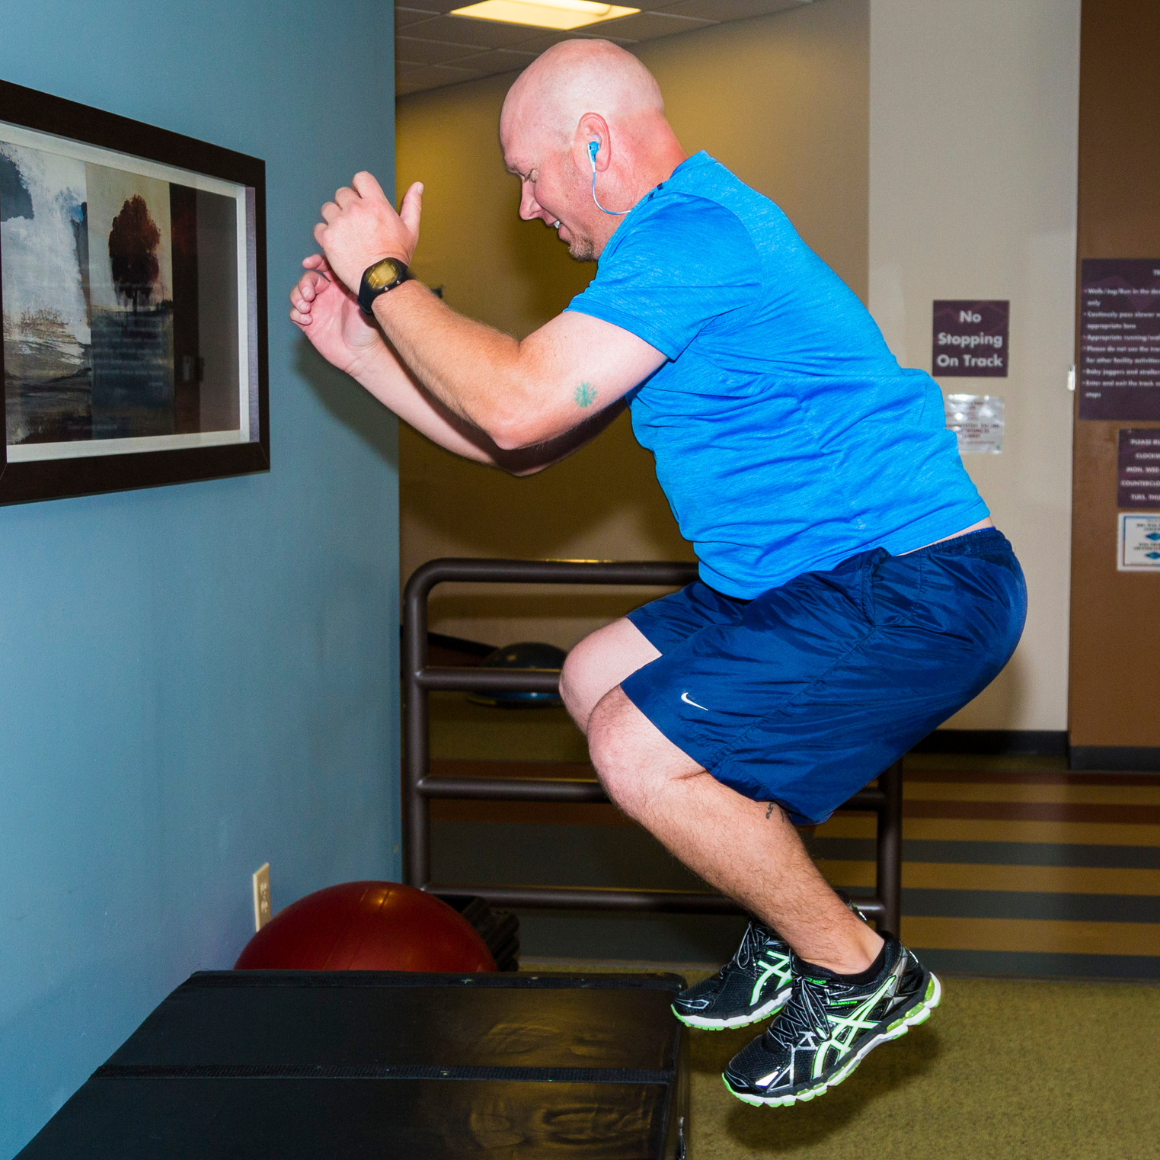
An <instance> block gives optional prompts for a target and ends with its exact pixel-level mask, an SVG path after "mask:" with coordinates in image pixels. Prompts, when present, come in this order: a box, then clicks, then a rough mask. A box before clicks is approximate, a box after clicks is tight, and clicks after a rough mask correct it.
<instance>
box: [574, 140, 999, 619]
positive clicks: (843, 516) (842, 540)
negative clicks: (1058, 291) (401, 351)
mask: <svg viewBox="0 0 1160 1160" xmlns="http://www.w3.org/2000/svg"><path fill="white" fill-rule="evenodd" d="M568 309H569V310H576V311H579V312H580V313H582V314H588V315H591V316H592V317H593V318H602V319H604V320H605V321H606V322H611V323H613V324H614V325H616V326H619V327H622V328H623V329H624V330H628V331H631V332H632V333H633V334H635V335H637V336H639V337H640V338H642V339H644V341H645V342H647V343H648V344H649V345H650V346H653V347H655V348H656V349H657V350H659V351H660V352H661V353H662V354H663V355H665V357H666V358H667V359H668V361H667V362H666V363H664V365H663V366H661V367H660V369H659V370H657V371H656V372H655V373H654V374H652V375H651V376H650V377H649V378H647V379H646V380H644V382H642V383H640V384H639V385H638V386H637V387H635V388H634V389H633V390H632V391H631V392H630V393H629V395H628V396H627V397H628V400H629V405H630V407H631V410H632V427H633V431H634V433H635V434H636V437H637V439H638V440H639V441H640V442H641V443H642V444H643V445H644V446H645V447H647V448H649V450H651V451H652V453H653V455H654V456H655V458H656V469H657V479H658V480H659V481H660V485H661V487H662V488H663V489H664V492H665V495H666V496H667V497H668V500H669V504H670V505H671V506H672V509H673V515H674V516H676V519H677V523H678V525H679V526H680V529H681V534H682V535H683V536H684V537H685V538H686V539H687V540H689V541H691V542H692V544H693V545H694V547H695V549H696V552H697V557H698V559H699V560H700V574H701V578H702V579H703V580H704V581H705V583H706V584H709V585H710V586H711V587H713V588H716V589H717V590H718V591H720V592H724V593H725V594H726V595H729V596H736V597H741V598H752V597H754V596H757V595H758V594H759V593H761V592H764V591H765V590H766V589H769V588H773V587H775V586H776V585H779V584H783V583H785V581H787V580H790V579H792V578H793V577H794V576H798V575H800V574H801V573H803V572H812V571H824V570H828V569H830V568H832V567H834V566H835V565H836V564H838V563H840V562H841V561H842V560H845V559H847V558H848V557H850V556H853V555H855V554H856V553H858V552H863V551H866V550H868V549H870V548H875V547H883V548H885V549H886V550H887V551H888V552H890V553H892V554H898V553H901V552H907V551H910V550H911V549H913V548H920V547H922V546H923V545H924V544H929V543H931V542H932V541H934V540H938V539H941V538H942V537H944V536H949V535H953V534H954V533H955V532H958V531H961V530H962V529H963V528H965V527H968V526H969V525H970V524H973V523H975V522H976V521H978V520H981V519H983V518H984V517H985V516H986V515H987V508H986V505H985V504H984V503H983V501H982V499H981V498H980V497H979V493H978V492H977V491H976V490H975V486H974V484H973V483H972V482H971V479H970V477H969V476H968V475H967V473H966V471H965V470H964V468H963V465H962V461H961V460H960V458H959V453H958V445H957V442H956V439H955V436H954V434H953V433H952V432H950V431H948V430H947V429H946V423H945V419H944V413H943V402H942V394H941V392H940V391H939V388H938V384H937V383H935V381H934V380H933V379H932V378H931V377H930V376H929V375H928V374H926V373H925V372H924V371H919V370H903V369H901V368H900V367H899V365H898V362H897V360H896V359H895V358H894V356H893V355H892V354H891V353H890V350H889V348H888V347H887V346H886V343H885V341H884V340H883V338H882V335H881V333H880V332H879V330H878V327H877V325H876V324H875V322H874V320H873V319H872V318H871V317H870V314H869V312H868V311H867V310H866V308H865V307H864V306H863V305H862V303H861V302H859V301H858V299H857V298H856V297H855V295H854V294H853V293H852V292H851V291H850V290H849V288H848V287H847V286H846V285H845V284H844V283H843V282H842V280H841V279H840V278H839V277H838V276H837V275H836V274H835V273H834V272H833V271H832V270H831V269H830V268H829V267H828V266H827V265H826V264H825V263H824V262H823V261H822V260H821V259H820V258H819V257H818V256H817V255H816V254H815V253H813V251H812V250H810V248H809V247H808V246H807V245H806V244H805V243H804V242H803V241H802V240H801V238H800V237H799V236H798V234H797V231H796V230H795V229H794V228H793V226H792V225H790V222H789V219H788V218H787V217H786V216H785V214H784V213H782V211H781V210H780V209H778V208H777V206H776V205H774V204H773V202H772V201H770V200H769V199H768V198H767V197H763V196H762V195H761V194H759V193H757V192H756V191H755V190H752V189H750V188H749V187H748V186H747V185H745V184H744V183H743V182H741V181H740V180H738V179H737V178H736V177H735V176H734V175H733V174H732V173H730V172H729V170H727V169H726V168H725V167H724V166H723V165H721V164H719V163H718V162H716V161H714V160H713V158H711V157H710V156H709V155H708V154H706V153H698V154H696V155H695V156H693V157H690V158H689V159H688V160H687V161H684V162H683V163H682V164H681V165H679V166H678V167H677V168H676V170H674V172H673V175H672V177H670V178H669V180H668V181H665V182H662V183H661V184H660V185H658V186H657V187H656V188H655V189H654V190H652V192H651V193H649V194H648V195H647V196H645V197H644V198H643V199H642V200H641V201H640V202H638V203H637V205H636V206H634V207H633V209H632V210H631V211H630V212H629V213H628V214H627V215H626V217H625V218H624V220H623V221H622V222H621V223H620V225H619V226H618V227H617V230H616V232H615V233H614V234H613V235H612V238H611V240H610V241H609V243H608V245H607V246H606V247H605V249H604V252H603V254H602V255H601V257H600V264H599V266H598V268H597V272H596V277H595V278H594V279H593V280H592V282H591V284H590V285H589V286H588V288H587V289H586V290H585V291H584V292H583V293H582V294H579V295H577V296H576V297H575V298H574V299H573V300H572V302H571V303H570V304H569V306H568Z"/></svg>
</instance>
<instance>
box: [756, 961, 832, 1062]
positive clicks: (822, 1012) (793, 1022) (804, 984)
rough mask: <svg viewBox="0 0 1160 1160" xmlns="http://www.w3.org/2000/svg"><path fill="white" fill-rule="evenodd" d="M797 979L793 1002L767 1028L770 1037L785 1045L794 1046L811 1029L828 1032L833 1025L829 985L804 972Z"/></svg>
mask: <svg viewBox="0 0 1160 1160" xmlns="http://www.w3.org/2000/svg"><path fill="white" fill-rule="evenodd" d="M794 982H795V984H796V986H795V987H794V989H793V994H792V995H791V996H790V1000H789V1002H788V1003H787V1004H786V1005H785V1007H783V1008H782V1012H781V1014H780V1015H779V1016H778V1017H777V1018H776V1019H775V1020H774V1021H773V1023H771V1024H770V1026H769V1027H768V1028H767V1029H766V1032H765V1034H766V1035H767V1036H768V1037H769V1039H770V1040H772V1041H773V1042H774V1043H777V1044H780V1045H781V1046H782V1047H793V1046H794V1045H795V1044H797V1043H800V1042H801V1040H802V1039H803V1038H804V1037H805V1036H807V1035H809V1033H810V1032H811V1031H823V1032H824V1031H827V1030H828V1029H829V1026H830V1020H829V1016H828V1014H827V1012H826V1001H825V988H824V987H819V986H818V985H817V984H816V983H812V982H811V981H810V980H809V979H807V978H805V977H804V976H802V975H796V977H795V979H794Z"/></svg>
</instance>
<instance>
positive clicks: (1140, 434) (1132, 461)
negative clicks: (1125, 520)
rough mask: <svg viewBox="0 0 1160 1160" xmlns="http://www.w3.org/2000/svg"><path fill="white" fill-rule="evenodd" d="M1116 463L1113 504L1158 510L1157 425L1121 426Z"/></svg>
mask: <svg viewBox="0 0 1160 1160" xmlns="http://www.w3.org/2000/svg"><path fill="white" fill-rule="evenodd" d="M1118 464H1119V467H1118V470H1117V472H1116V481H1117V484H1118V494H1117V499H1116V506H1117V507H1119V508H1151V509H1153V510H1154V511H1160V427H1158V428H1153V429H1152V430H1149V429H1147V428H1144V427H1134V428H1133V427H1121V428H1120V454H1119V458H1118Z"/></svg>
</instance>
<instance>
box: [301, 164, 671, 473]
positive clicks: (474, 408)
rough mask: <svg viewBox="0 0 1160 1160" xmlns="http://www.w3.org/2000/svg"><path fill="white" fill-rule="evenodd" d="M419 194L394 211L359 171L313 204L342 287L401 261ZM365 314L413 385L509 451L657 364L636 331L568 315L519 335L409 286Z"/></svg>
mask: <svg viewBox="0 0 1160 1160" xmlns="http://www.w3.org/2000/svg"><path fill="white" fill-rule="evenodd" d="M421 195H422V187H421V186H419V185H417V184H416V185H414V186H412V187H411V189H409V190H408V191H407V195H406V197H404V199H403V205H402V209H401V211H400V213H396V212H395V209H394V206H392V205H391V203H390V201H388V200H387V197H386V195H385V194H384V193H383V190H382V187H381V186H380V185H379V183H378V182H377V181H376V180H375V179H374V177H373V176H372V175H371V174H369V173H359V174H356V175H355V178H354V180H353V181H352V183H351V187H349V188H343V189H340V190H339V191H338V192H337V193H336V194H335V200H334V201H332V202H327V203H326V205H324V206H323V207H322V218H323V220H322V221H321V222H319V223H318V225H317V226H315V228H314V237H315V240H316V241H317V242H318V244H319V245H320V246H321V247H322V248H323V250H324V252H325V254H326V258H327V261H328V262H329V263H330V266H331V267H332V268H333V270H334V272H335V274H336V275H337V277H338V278H339V279H340V280H341V281H342V282H343V284H344V285H345V286H347V287H348V288H349V289H350V290H352V291H355V290H357V289H358V284H359V281H360V279H361V278H362V274H363V271H364V270H365V269H366V268H367V267H368V266H369V265H371V264H372V263H374V262H375V261H377V260H378V259H380V258H383V257H394V258H399V259H401V260H402V261H404V262H409V261H410V259H411V253H412V251H413V250H414V248H415V243H416V241H417V240H418V236H419V218H420V214H421V204H420V202H421ZM374 310H375V317H376V318H377V319H378V322H379V325H380V326H382V328H383V333H384V334H386V336H387V338H389V339H390V341H391V343H392V344H393V345H394V347H395V349H396V350H397V351H398V353H399V355H400V356H401V357H402V359H403V361H404V362H405V363H406V364H407V366H408V367H409V368H410V369H411V370H412V371H413V372H414V373H415V375H416V377H417V379H418V380H419V382H421V383H422V384H423V386H424V387H425V388H426V389H427V390H429V391H430V392H431V394H432V395H433V396H434V397H435V398H437V399H438V400H439V401H440V402H441V403H443V404H444V406H446V407H447V408H448V409H449V410H450V411H452V412H453V413H454V414H456V415H458V416H459V417H460V418H462V419H465V420H467V421H468V422H469V423H471V424H472V425H474V426H475V427H478V428H479V429H480V430H482V431H485V432H486V433H487V435H488V436H489V437H490V438H491V439H492V440H493V441H494V442H495V444H496V445H497V446H498V447H501V448H506V449H509V450H510V449H515V448H520V447H529V446H532V445H534V444H540V443H544V442H547V441H548V440H552V439H555V438H557V437H558V436H560V435H562V434H564V432H566V431H569V430H571V429H572V428H574V427H577V426H579V425H581V424H582V423H584V422H585V421H586V420H587V418H588V417H589V416H590V415H592V414H593V413H595V412H596V411H597V410H600V409H603V408H604V407H607V406H609V405H610V404H612V403H614V402H616V401H617V400H618V399H620V398H622V397H623V396H624V395H625V394H627V393H628V392H629V391H630V390H632V388H633V387H635V386H636V385H637V384H638V383H640V382H641V381H642V380H644V379H646V378H647V377H648V376H649V375H650V374H652V373H653V371H655V370H657V368H658V367H660V366H661V365H662V364H663V363H664V362H665V356H664V355H663V354H662V353H661V352H660V351H658V350H657V349H656V348H655V347H652V346H650V345H649V344H648V343H647V342H645V341H644V340H643V339H642V338H638V337H637V336H636V335H635V334H632V333H631V332H629V331H627V330H624V329H623V328H621V327H619V326H615V325H613V324H612V323H610V322H605V321H603V320H602V319H598V318H593V317H590V316H588V315H584V314H579V313H577V312H575V311H566V312H565V313H564V314H561V315H559V316H558V317H557V318H554V319H552V321H551V322H549V323H547V325H545V326H542V327H541V328H540V329H539V330H537V331H536V332H535V333H534V334H531V335H529V336H528V337H527V338H526V339H523V340H522V341H520V340H517V339H515V338H512V337H510V336H509V335H505V334H501V333H499V331H496V330H493V329H492V328H491V327H489V326H485V325H484V324H483V323H480V322H474V321H472V320H471V319H469V318H464V317H463V316H462V315H459V314H456V313H455V311H453V310H451V309H450V308H449V307H448V306H447V305H446V304H445V303H444V302H442V301H441V300H440V299H438V298H436V297H435V296H434V295H433V294H431V293H430V292H429V291H428V290H426V289H425V288H424V287H423V286H422V285H420V284H418V283H415V282H404V283H403V284H402V285H401V286H397V287H395V288H394V289H393V290H390V291H387V292H386V293H384V294H381V295H379V297H378V298H377V299H376V300H375V305H374Z"/></svg>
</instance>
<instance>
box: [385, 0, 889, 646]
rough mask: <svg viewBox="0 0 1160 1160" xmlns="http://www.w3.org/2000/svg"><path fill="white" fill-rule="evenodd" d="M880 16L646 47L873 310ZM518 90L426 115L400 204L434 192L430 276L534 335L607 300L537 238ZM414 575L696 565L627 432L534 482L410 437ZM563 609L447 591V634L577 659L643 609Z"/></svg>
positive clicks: (843, 6) (443, 617)
mask: <svg viewBox="0 0 1160 1160" xmlns="http://www.w3.org/2000/svg"><path fill="white" fill-rule="evenodd" d="M868 35H869V29H868V0H824V2H823V3H817V4H812V5H809V6H807V7H803V8H799V9H796V10H794V11H791V12H787V13H781V14H778V15H776V16H768V17H762V18H759V19H755V20H747V21H741V22H738V23H734V24H727V25H722V26H719V27H716V28H712V29H708V30H705V31H702V32H695V33H689V34H686V35H683V36H677V37H670V38H666V39H664V40H661V41H655V42H652V43H649V44H646V45H643V46H642V51H641V53H640V55H641V58H642V59H643V60H644V61H645V63H646V64H647V65H648V66H649V68H651V69H652V70H653V72H654V73H655V74H656V76H657V79H658V80H659V81H660V84H661V88H662V90H663V92H664V94H665V101H666V107H667V110H668V113H669V116H670V119H671V121H672V123H673V126H674V128H675V129H676V131H677V134H678V136H679V137H680V138H681V141H682V143H683V144H684V145H685V147H686V149H688V150H689V151H690V152H693V151H695V150H698V149H707V150H708V151H709V152H710V153H711V154H713V155H714V156H715V157H717V158H718V159H719V160H721V161H722V162H724V163H725V164H726V165H728V166H729V167H730V168H731V169H733V170H734V171H735V172H736V173H737V174H738V175H739V176H740V177H741V178H742V179H743V180H745V181H747V182H749V183H750V184H751V185H753V186H754V187H755V188H757V189H759V190H761V191H762V192H763V193H765V194H768V195H769V196H770V197H772V198H773V199H774V200H775V201H776V202H777V203H778V204H779V205H781V207H782V208H783V209H784V210H785V211H786V212H787V213H788V214H789V216H790V218H791V220H792V221H793V222H794V224H795V225H796V226H797V227H798V229H799V230H800V231H801V233H802V235H803V236H804V237H805V239H806V241H807V242H808V243H809V244H810V245H811V246H813V247H814V249H815V250H817V251H818V253H819V254H820V255H821V256H822V257H823V258H824V259H825V260H826V261H827V262H828V263H829V264H830V265H831V266H833V268H834V269H835V270H836V271H837V272H838V273H839V274H840V275H841V276H842V277H843V278H844V279H845V280H846V281H847V283H848V284H849V285H850V286H851V287H852V288H853V289H854V290H855V292H857V293H858V294H859V295H860V296H861V297H862V298H863V299H865V298H866V295H867V286H868V229H869V224H868V223H869V211H868V187H869V170H868V166H869V156H868V147H867V141H868V135H869V76H868V60H869V57H868ZM511 79H512V78H511V77H510V76H509V77H497V78H489V79H487V80H483V81H478V82H473V83H470V84H464V85H456V86H454V87H452V88H447V89H440V90H436V91H435V92H431V93H424V94H419V95H416V96H412V97H406V98H403V99H402V100H400V101H399V103H398V109H397V118H398V119H397V149H398V181H399V190H400V192H401V191H402V190H403V189H405V188H406V186H407V185H408V184H409V183H410V182H411V181H415V180H419V179H422V180H423V181H424V182H425V183H426V189H427V192H426V197H425V204H424V213H423V235H422V239H421V242H420V246H419V250H418V252H417V254H416V262H415V266H416V270H417V272H418V274H419V276H420V277H422V278H423V279H424V280H425V281H427V282H428V283H430V284H432V285H438V284H442V285H443V286H444V293H445V296H446V299H447V301H448V302H449V303H450V304H451V305H452V306H454V307H455V308H456V309H457V310H460V311H463V312H464V313H465V314H468V315H471V316H472V317H475V318H480V319H482V320H484V321H486V322H489V323H491V324H492V325H493V326H497V327H499V328H500V329H502V330H505V331H508V332H509V333H512V334H517V335H524V334H526V333H528V332H529V331H531V330H533V329H535V328H536V327H537V326H539V325H541V324H542V323H543V322H545V321H547V319H549V318H551V317H552V316H553V315H555V314H557V313H558V312H559V311H560V310H561V309H562V308H563V307H564V306H565V305H566V304H567V302H568V300H569V299H570V298H571V297H572V296H573V295H574V294H576V293H577V292H579V291H580V290H581V289H583V287H584V286H585V285H586V284H587V282H588V279H589V278H590V277H591V275H592V273H593V272H594V267H593V266H590V265H589V266H580V265H577V264H576V263H574V262H572V261H571V260H570V259H569V258H568V256H567V253H566V251H565V248H564V247H563V246H562V245H561V244H560V243H559V242H558V240H557V239H556V237H555V235H554V233H552V232H551V231H549V230H547V229H546V228H545V227H544V226H543V225H542V223H539V222H532V223H524V222H521V221H520V220H519V218H518V216H517V214H516V199H517V186H516V182H515V180H514V179H513V178H511V177H509V176H508V175H507V174H506V173H504V170H503V163H502V159H501V156H500V151H499V147H498V144H497V141H496V125H497V122H498V119H499V109H500V105H501V103H502V101H503V96H504V93H505V92H506V90H507V86H508V85H509V84H510V83H511ZM399 444H400V446H399V460H400V463H399V488H400V504H401V534H402V550H401V567H402V572H403V577H404V578H406V577H407V576H408V575H410V573H411V572H412V571H413V570H414V568H415V567H416V566H418V565H419V564H421V563H422V562H423V561H425V560H428V559H431V558H433V557H435V556H448V555H464V556H516V557H569V558H588V559H591V558H600V559H691V558H692V553H691V551H690V549H689V547H688V545H687V544H685V543H684V541H682V540H681V538H680V535H679V534H678V532H677V529H676V526H675V524H674V522H673V519H672V516H671V514H670V512H669V508H668V503H667V502H666V500H665V498H664V496H663V495H662V493H661V491H660V489H659V488H658V486H657V484H656V480H655V477H654V474H653V465H652V457H651V456H650V455H649V454H648V453H647V452H645V451H643V450H642V449H641V448H640V447H638V446H637V445H636V442H635V440H634V439H633V438H632V433H631V430H630V429H629V426H628V420H627V417H622V418H621V419H618V420H617V421H616V423H615V424H614V425H613V426H612V428H611V429H610V430H609V431H607V432H606V433H605V434H604V435H603V436H601V437H600V439H598V440H597V441H596V442H595V443H593V444H591V445H590V446H589V447H587V448H585V449H584V450H583V451H581V452H579V453H578V454H577V455H575V456H573V457H572V458H571V459H569V460H567V461H566V462H564V463H562V464H560V465H559V466H557V467H554V468H552V469H550V470H549V471H546V472H544V473H542V474H540V475H537V476H533V477H530V478H528V479H511V478H509V477H507V476H504V475H502V474H500V473H498V472H495V471H492V470H489V469H488V468H484V467H481V466H478V465H475V464H470V463H466V462H464V461H463V460H459V459H457V458H455V457H454V456H452V455H450V454H448V453H447V452H444V451H443V450H441V449H440V448H438V447H435V446H433V445H431V444H430V443H428V442H426V441H425V440H423V439H422V438H421V437H419V436H417V435H415V434H414V433H413V432H411V431H410V430H408V429H406V428H402V429H401V430H400V437H399ZM643 595H644V594H643V593H640V592H639V591H638V592H636V593H630V594H610V595H601V596H593V595H588V594H584V593H578V592H573V591H559V590H544V589H539V590H535V589H532V590H529V591H526V592H521V591H519V590H516V591H511V590H508V591H506V592H505V593H504V594H502V595H501V596H498V597H497V596H495V595H491V596H484V595H481V594H480V593H479V592H478V591H476V590H472V589H468V588H463V589H459V590H450V589H444V590H440V592H439V593H438V594H437V595H436V597H435V598H434V600H433V602H432V627H433V628H434V629H436V630H437V631H442V632H448V633H452V634H454V635H459V636H467V637H470V638H474V639H479V640H484V641H492V642H495V643H502V642H508V641H512V640H516V639H521V638H524V639H526V638H534V639H542V640H549V641H553V642H555V643H558V644H560V645H562V646H565V647H567V646H569V645H571V644H572V643H574V642H575V641H576V640H577V639H579V637H580V636H582V635H584V633H586V632H588V631H591V630H592V629H593V628H595V627H597V626H598V625H599V624H601V623H604V622H605V621H607V620H608V619H611V618H612V617H614V616H616V615H620V614H621V613H622V612H623V611H624V610H626V609H627V608H629V607H632V605H633V604H634V603H637V602H639V601H640V600H641V599H642V598H643Z"/></svg>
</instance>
